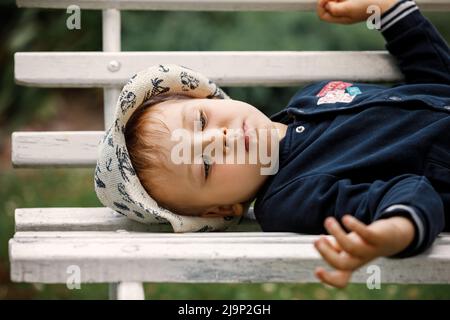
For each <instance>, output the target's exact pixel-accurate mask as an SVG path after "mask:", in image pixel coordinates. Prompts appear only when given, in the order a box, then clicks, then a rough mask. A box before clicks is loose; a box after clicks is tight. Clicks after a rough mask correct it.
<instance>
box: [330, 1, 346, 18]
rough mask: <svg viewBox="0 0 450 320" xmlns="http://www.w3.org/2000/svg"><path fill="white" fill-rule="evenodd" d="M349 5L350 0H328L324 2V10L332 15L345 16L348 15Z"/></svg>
mask: <svg viewBox="0 0 450 320" xmlns="http://www.w3.org/2000/svg"><path fill="white" fill-rule="evenodd" d="M351 5H352V4H351V2H349V1H340V2H337V1H328V2H327V3H326V4H325V10H327V11H328V12H329V13H330V14H331V15H332V16H334V17H345V16H348V13H349V12H350V9H351V8H350V7H351Z"/></svg>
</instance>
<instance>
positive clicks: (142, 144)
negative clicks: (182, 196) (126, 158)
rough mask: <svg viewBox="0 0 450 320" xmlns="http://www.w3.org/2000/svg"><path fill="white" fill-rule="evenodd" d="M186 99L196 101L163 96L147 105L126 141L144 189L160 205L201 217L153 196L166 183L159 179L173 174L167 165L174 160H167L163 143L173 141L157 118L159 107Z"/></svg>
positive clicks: (141, 108)
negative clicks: (166, 174) (160, 185)
mask: <svg viewBox="0 0 450 320" xmlns="http://www.w3.org/2000/svg"><path fill="white" fill-rule="evenodd" d="M184 99H193V98H192V97H190V96H187V95H183V94H161V95H157V96H155V97H152V98H150V99H149V100H147V101H145V102H144V103H143V104H142V105H140V106H139V107H138V108H137V109H136V111H135V112H134V113H133V115H132V116H131V118H130V119H129V120H128V122H127V125H126V128H125V141H126V145H127V149H128V153H129V155H130V160H131V163H132V165H133V168H134V170H135V171H136V174H137V176H138V178H139V180H140V182H141V184H142V186H143V187H144V189H145V190H146V191H147V193H148V194H149V195H150V196H151V197H152V198H154V199H155V200H156V201H157V202H158V205H159V206H161V207H164V208H166V209H168V210H171V211H172V212H174V213H177V214H181V215H197V214H198V212H195V210H193V208H186V207H183V206H181V205H174V204H171V205H168V204H166V203H163V202H162V201H161V200H159V199H157V198H155V197H154V194H153V192H152V190H155V188H158V184H160V183H164V181H161V179H159V177H160V176H161V172H162V171H163V170H165V171H166V172H167V171H168V170H169V169H168V167H167V166H166V161H170V159H167V158H166V157H165V154H164V152H163V148H164V147H163V146H162V144H160V143H159V141H162V140H164V139H167V138H169V139H170V134H171V132H170V130H169V128H168V127H167V126H166V125H165V124H164V122H162V121H161V120H159V119H158V118H157V117H155V115H156V114H158V113H161V110H160V109H158V108H157V107H155V105H156V104H159V103H162V102H164V101H168V100H184ZM152 106H153V107H152ZM167 151H168V150H167ZM167 154H170V152H168V153H167Z"/></svg>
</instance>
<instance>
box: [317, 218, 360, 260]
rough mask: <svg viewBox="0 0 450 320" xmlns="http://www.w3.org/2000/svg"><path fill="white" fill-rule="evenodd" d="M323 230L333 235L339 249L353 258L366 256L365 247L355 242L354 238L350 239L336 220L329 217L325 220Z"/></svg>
mask: <svg viewBox="0 0 450 320" xmlns="http://www.w3.org/2000/svg"><path fill="white" fill-rule="evenodd" d="M325 228H326V229H327V231H328V233H329V234H331V235H333V236H334V237H335V239H336V241H337V243H338V244H339V245H340V246H341V248H342V249H343V250H345V251H347V252H348V253H350V254H351V255H353V256H357V257H360V258H363V257H365V256H366V251H367V247H366V246H365V245H364V244H363V243H361V241H356V239H355V237H353V238H352V237H350V236H349V235H348V234H347V233H346V232H345V231H344V230H343V229H342V228H341V226H340V225H339V223H338V222H337V220H336V219H334V218H332V217H329V218H327V219H326V220H325Z"/></svg>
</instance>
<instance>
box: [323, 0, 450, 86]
mask: <svg viewBox="0 0 450 320" xmlns="http://www.w3.org/2000/svg"><path fill="white" fill-rule="evenodd" d="M370 5H376V6H378V7H379V8H380V13H381V21H380V24H381V25H380V27H381V32H382V34H383V36H384V38H385V39H386V42H387V43H386V49H387V50H388V51H389V52H390V53H391V54H392V55H393V56H394V57H395V58H397V62H398V65H399V67H400V70H401V71H402V73H403V74H404V76H405V82H406V83H442V84H450V49H449V47H448V45H447V43H446V42H445V40H444V39H443V38H442V37H441V36H440V34H439V32H438V31H437V30H436V29H435V28H434V26H433V25H432V24H431V23H430V22H429V21H428V20H427V19H426V18H425V17H424V16H423V15H422V14H421V13H420V11H419V10H418V7H417V5H416V4H415V3H414V1H412V0H400V1H399V0H318V4H317V14H318V16H319V17H320V18H321V19H322V20H324V21H327V22H334V23H343V24H350V23H355V22H360V21H364V20H366V19H367V18H368V17H369V16H370V15H371V14H368V13H366V10H367V8H368V6H370Z"/></svg>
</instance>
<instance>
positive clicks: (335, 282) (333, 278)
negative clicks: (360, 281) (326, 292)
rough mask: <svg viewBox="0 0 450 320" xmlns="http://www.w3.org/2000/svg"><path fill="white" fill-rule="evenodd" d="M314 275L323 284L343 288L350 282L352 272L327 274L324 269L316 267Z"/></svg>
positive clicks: (339, 271) (340, 271)
mask: <svg viewBox="0 0 450 320" xmlns="http://www.w3.org/2000/svg"><path fill="white" fill-rule="evenodd" d="M315 275H316V277H317V278H318V279H319V280H320V281H322V282H323V283H326V284H328V285H330V286H333V287H337V288H344V287H346V286H347V284H348V282H349V281H350V278H351V276H352V272H351V271H342V270H335V271H331V272H328V271H326V270H325V269H324V268H321V267H318V268H316V271H315Z"/></svg>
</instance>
